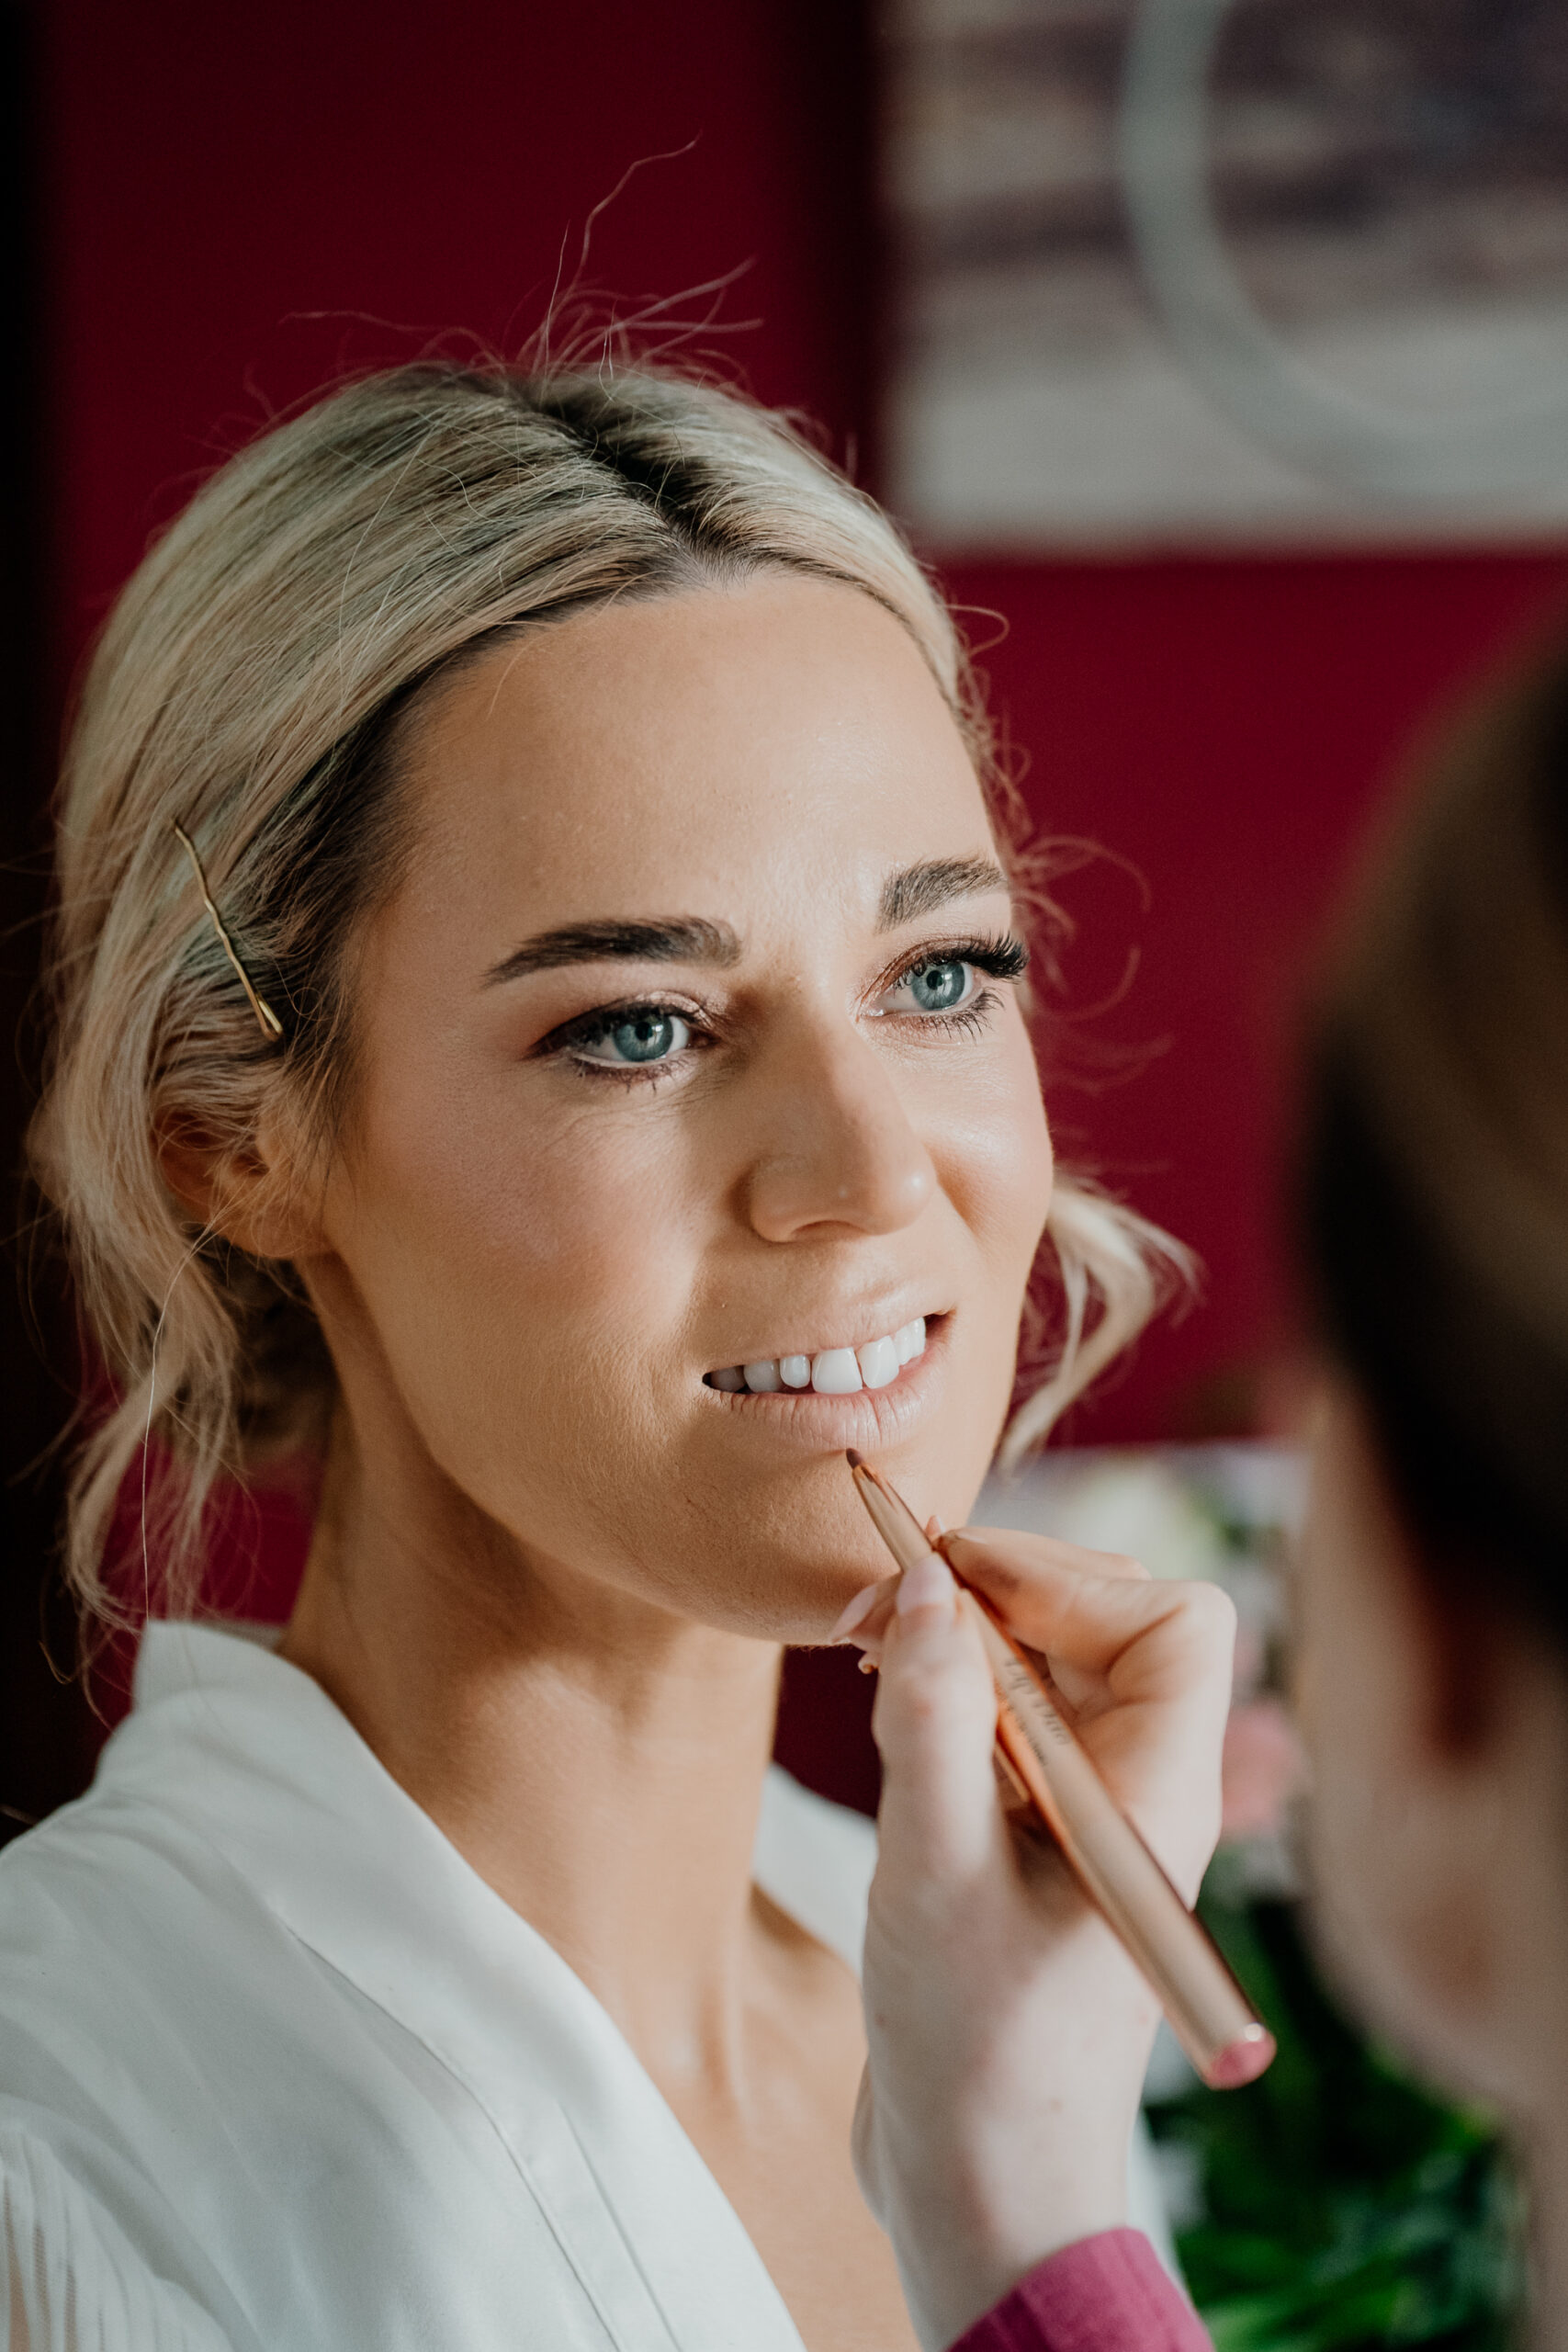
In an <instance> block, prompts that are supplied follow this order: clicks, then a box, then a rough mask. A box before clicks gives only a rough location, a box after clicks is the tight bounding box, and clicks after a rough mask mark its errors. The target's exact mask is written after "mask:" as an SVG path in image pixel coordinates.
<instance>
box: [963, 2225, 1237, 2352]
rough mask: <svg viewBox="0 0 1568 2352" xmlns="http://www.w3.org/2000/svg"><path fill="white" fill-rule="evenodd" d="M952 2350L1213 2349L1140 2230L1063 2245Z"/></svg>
mask: <svg viewBox="0 0 1568 2352" xmlns="http://www.w3.org/2000/svg"><path fill="white" fill-rule="evenodd" d="M952 2352H1213V2342H1212V2340H1211V2338H1210V2335H1209V2331H1208V2329H1207V2328H1206V2327H1205V2326H1204V2325H1203V2323H1202V2321H1201V2319H1200V2318H1199V2317H1198V2314H1197V2312H1195V2311H1194V2310H1193V2308H1192V2306H1191V2304H1190V2302H1189V2301H1188V2300H1187V2298H1186V2296H1185V2295H1184V2294H1183V2293H1182V2292H1181V2290H1180V2289H1179V2287H1178V2286H1177V2284H1176V2282H1175V2280H1174V2279H1173V2278H1171V2276H1170V2274H1169V2272H1168V2270H1167V2269H1166V2268H1165V2267H1164V2265H1163V2264H1162V2263H1161V2261H1160V2259H1159V2256H1157V2255H1156V2252H1155V2250H1154V2248H1153V2246H1152V2245H1150V2244H1149V2242H1148V2240H1147V2238H1146V2237H1145V2235H1144V2233H1143V2232H1142V2231H1141V2230H1106V2231H1104V2232H1102V2233H1101V2234H1100V2236H1099V2237H1092V2238H1080V2239H1079V2240H1078V2243H1077V2245H1068V2246H1064V2247H1063V2248H1062V2251H1061V2253H1060V2254H1054V2255H1053V2256H1051V2258H1050V2260H1049V2261H1048V2262H1043V2263H1042V2264H1041V2265H1040V2267H1039V2268H1038V2270H1032V2271H1031V2272H1030V2274H1029V2276H1028V2278H1022V2279H1021V2280H1020V2281H1019V2283H1018V2285H1017V2286H1016V2287H1015V2288H1014V2289H1013V2290H1012V2293H1011V2294H1010V2296H1009V2297H1008V2299H1007V2301H1005V2302H1001V2303H998V2305H997V2307H996V2309H995V2311H990V2312H987V2313H986V2315H985V2317H984V2319H977V2320H976V2323H975V2324H974V2326H973V2327H972V2328H970V2329H969V2331H968V2333H967V2334H966V2335H963V2336H961V2337H960V2338H959V2341H958V2342H957V2343H956V2344H955V2345H953V2347H952Z"/></svg>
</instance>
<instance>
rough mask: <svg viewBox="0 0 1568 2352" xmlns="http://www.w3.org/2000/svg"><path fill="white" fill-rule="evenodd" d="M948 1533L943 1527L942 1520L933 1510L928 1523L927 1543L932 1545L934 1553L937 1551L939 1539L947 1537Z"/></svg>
mask: <svg viewBox="0 0 1568 2352" xmlns="http://www.w3.org/2000/svg"><path fill="white" fill-rule="evenodd" d="M946 1533H947V1530H946V1528H945V1527H944V1526H943V1525H942V1521H941V1520H940V1519H938V1517H937V1515H936V1513H935V1511H934V1510H933V1511H932V1513H931V1517H930V1519H928V1520H927V1521H926V1542H927V1543H928V1544H930V1545H931V1550H932V1551H933V1552H934V1551H935V1550H936V1547H937V1540H938V1538H939V1537H940V1536H943V1535H945V1534H946Z"/></svg>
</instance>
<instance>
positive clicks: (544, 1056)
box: [530, 933, 1029, 1086]
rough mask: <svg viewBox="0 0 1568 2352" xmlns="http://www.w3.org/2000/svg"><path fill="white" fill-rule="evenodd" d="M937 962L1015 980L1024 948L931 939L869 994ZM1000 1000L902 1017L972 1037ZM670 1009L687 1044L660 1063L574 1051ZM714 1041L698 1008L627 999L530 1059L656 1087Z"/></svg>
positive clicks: (983, 997) (1014, 943)
mask: <svg viewBox="0 0 1568 2352" xmlns="http://www.w3.org/2000/svg"><path fill="white" fill-rule="evenodd" d="M939 963H940V964H967V965H968V966H969V967H971V969H972V970H974V971H976V972H983V973H985V975H986V977H987V978H988V979H992V980H1018V979H1021V978H1022V977H1023V975H1024V973H1025V972H1026V971H1027V970H1028V968H1029V950H1028V948H1027V947H1025V945H1024V944H1023V942H1022V941H1021V939H1017V938H1014V937H1013V936H1012V935H1011V934H1010V933H1008V934H1006V935H998V936H995V937H992V938H989V939H954V940H945V939H942V940H933V941H931V943H930V944H928V945H926V946H924V947H922V948H921V949H920V951H919V954H918V955H916V956H908V957H906V958H905V960H904V962H903V963H901V964H899V965H897V966H895V967H894V968H893V970H892V971H890V972H886V973H884V974H883V975H882V977H881V978H880V979H878V980H877V981H876V982H874V986H873V989H872V991H871V992H872V994H873V995H874V996H886V994H887V992H888V991H889V989H896V988H897V986H898V984H899V982H900V981H902V980H907V979H908V978H909V975H910V974H911V973H912V972H918V971H919V970H920V968H921V967H922V966H924V965H927V964H939ZM1000 1002H1001V998H1000V996H999V995H998V992H997V990H996V989H980V990H979V992H978V993H977V994H976V996H975V997H974V998H973V999H972V1000H971V1001H970V1002H969V1003H967V1004H965V1005H961V1006H960V1007H959V1008H958V1010H957V1011H956V1012H926V1013H907V1014H904V1015H903V1016H901V1017H902V1018H904V1019H906V1020H913V1021H918V1022H919V1026H920V1028H921V1030H922V1031H924V1032H926V1033H927V1034H928V1035H929V1034H930V1032H931V1031H932V1030H933V1029H934V1030H936V1031H937V1032H938V1033H939V1034H941V1035H948V1036H952V1035H965V1036H977V1035H979V1034H980V1032H981V1031H982V1030H983V1029H984V1028H985V1026H986V1023H987V1019H988V1018H989V1016H990V1015H991V1014H992V1013H993V1012H995V1011H996V1010H997V1007H998V1005H999V1004H1000ZM671 1012H672V1013H674V1014H675V1016H676V1018H677V1019H678V1020H681V1021H683V1022H684V1023H686V1024H687V1026H688V1027H689V1028H690V1030H691V1031H692V1044H691V1046H688V1047H687V1048H686V1049H685V1052H683V1053H682V1054H679V1055H671V1057H669V1058H668V1059H666V1060H664V1061H659V1062H645V1063H643V1064H642V1065H641V1066H640V1067H638V1066H637V1065H636V1064H632V1063H623V1064H620V1065H618V1066H617V1065H616V1064H615V1063H614V1062H591V1061H587V1060H585V1059H583V1058H582V1057H580V1056H578V1055H577V1054H576V1053H574V1051H573V1048H574V1047H575V1046H582V1045H586V1044H587V1043H588V1042H589V1040H590V1039H592V1038H596V1037H602V1036H604V1033H605V1031H606V1030H608V1029H613V1028H614V1027H615V1024H616V1023H618V1022H622V1021H627V1020H630V1019H632V1018H634V1017H635V1016H636V1015H637V1013H655V1014H658V1013H671ZM716 1042H717V1040H716V1035H715V1033H714V1031H713V1029H712V1027H711V1026H709V1025H707V1023H706V1016H705V1014H704V1012H702V1010H701V1008H700V1007H699V1006H697V1005H694V1004H693V1003H691V1002H689V1001H688V1002H686V1003H682V1002H680V1001H678V1000H677V999H675V998H673V997H627V998H626V999H625V1000H624V1001H622V1002H621V1003H619V1004H601V1005H595V1007H594V1009H593V1011H592V1012H582V1013H579V1014H578V1016H577V1018H576V1019H575V1020H573V1021H568V1022H565V1023H563V1024H562V1025H561V1027H560V1028H558V1029H552V1030H551V1032H550V1034H549V1035H548V1036H547V1037H542V1038H541V1039H540V1041H539V1043H538V1044H537V1045H536V1046H535V1048H534V1052H533V1055H532V1057H530V1058H532V1059H535V1060H539V1061H566V1062H570V1065H571V1067H572V1069H575V1070H576V1072H577V1073H578V1075H579V1076H580V1077H581V1078H584V1079H586V1080H588V1081H589V1082H590V1084H597V1083H598V1082H599V1081H601V1080H609V1081H610V1083H611V1084H612V1085H617V1086H657V1084H658V1083H659V1080H660V1079H661V1078H665V1077H668V1075H669V1074H670V1071H671V1069H672V1068H675V1067H679V1066H680V1065H681V1064H682V1063H683V1062H684V1061H685V1060H686V1059H687V1058H688V1057H689V1055H690V1054H691V1053H693V1052H694V1051H696V1052H702V1051H705V1049H706V1048H707V1047H708V1046H711V1045H714V1044H716Z"/></svg>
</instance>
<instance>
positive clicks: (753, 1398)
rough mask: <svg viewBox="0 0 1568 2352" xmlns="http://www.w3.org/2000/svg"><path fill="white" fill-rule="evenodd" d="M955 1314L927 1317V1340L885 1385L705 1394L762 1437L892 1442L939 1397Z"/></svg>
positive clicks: (821, 1442)
mask: <svg viewBox="0 0 1568 2352" xmlns="http://www.w3.org/2000/svg"><path fill="white" fill-rule="evenodd" d="M952 1320H953V1317H952V1316H951V1315H950V1314H949V1315H932V1316H928V1317H927V1318H926V1344H925V1346H924V1347H923V1348H922V1350H921V1351H920V1352H919V1355H918V1356H913V1357H911V1358H910V1360H909V1362H908V1363H907V1364H904V1365H902V1366H901V1367H900V1369H899V1372H898V1376H897V1379H896V1380H890V1381H889V1382H888V1384H887V1385H886V1388H856V1389H853V1390H852V1392H851V1393H850V1395H849V1396H847V1397H824V1396H821V1395H819V1394H818V1391H817V1390H816V1389H815V1388H773V1389H768V1390H766V1391H764V1392H763V1393H762V1394H761V1395H753V1394H752V1392H751V1390H750V1389H749V1388H748V1389H728V1388H710V1387H709V1386H708V1385H707V1384H706V1382H704V1384H703V1395H704V1396H705V1397H707V1398H708V1399H710V1401H711V1402H712V1403H713V1404H714V1405H716V1406H717V1407H719V1408H721V1410H723V1411H724V1412H725V1413H727V1414H728V1416H729V1417H730V1418H731V1419H734V1420H736V1421H737V1422H738V1423H739V1424H740V1425H745V1424H748V1423H749V1424H750V1427H751V1428H752V1429H754V1430H757V1431H758V1433H759V1434H760V1435H764V1436H766V1437H768V1438H771V1439H773V1440H774V1441H778V1440H783V1441H784V1442H785V1443H792V1442H793V1443H794V1444H796V1445H801V1446H805V1447H807V1448H810V1449H813V1450H818V1449H820V1448H822V1447H825V1446H832V1447H843V1446H846V1445H859V1446H861V1447H862V1448H867V1447H874V1446H878V1445H886V1444H889V1443H890V1442H892V1441H893V1440H894V1439H895V1438H897V1437H901V1436H903V1435H904V1434H905V1432H906V1431H907V1430H908V1428H909V1426H910V1424H911V1423H912V1422H913V1421H915V1420H916V1419H918V1418H919V1415H920V1414H921V1413H923V1412H924V1411H925V1410H926V1409H927V1408H928V1407H929V1405H930V1404H931V1401H932V1398H933V1397H934V1396H935V1393H936V1388H937V1385H938V1383H939V1381H940V1378H941V1374H942V1359H943V1357H944V1356H945V1354H946V1350H947V1334H948V1327H949V1325H950V1324H951V1323H952Z"/></svg>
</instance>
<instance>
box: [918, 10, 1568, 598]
mask: <svg viewBox="0 0 1568 2352" xmlns="http://www.w3.org/2000/svg"><path fill="white" fill-rule="evenodd" d="M883 75H884V80H883V87H884V114H883V123H884V139H883V186H884V191H885V204H886V215H887V220H888V224H889V230H890V241H891V245H892V251H893V256H894V269H893V302H892V316H891V322H890V330H891V333H890V342H891V367H890V373H889V378H888V391H887V405H886V419H885V423H886V440H887V454H888V465H889V477H890V481H891V483H892V486H893V491H894V499H895V503H896V504H897V507H898V509H899V510H900V512H901V513H902V515H904V516H905V518H906V519H907V521H908V523H909V524H910V525H911V526H912V527H913V528H914V529H915V530H916V531H917V533H918V534H919V537H920V538H921V540H922V542H923V543H924V544H926V545H927V546H929V547H931V548H937V549H942V550H947V551H953V552H957V551H964V552H968V551H982V550H986V551H1008V550H1016V551H1018V552H1021V553H1022V552H1027V551H1037V552H1038V551H1050V550H1053V549H1059V550H1061V551H1063V552H1071V551H1075V550H1079V551H1103V552H1107V553H1114V552H1117V551H1122V550H1125V551H1127V552H1129V553H1132V552H1135V551H1137V550H1139V549H1146V548H1158V547H1161V546H1169V547H1194V546H1197V547H1201V546H1205V545H1212V546H1215V547H1219V548H1235V549H1237V550H1240V549H1244V548H1248V547H1252V548H1266V547H1269V546H1270V545H1274V546H1285V547H1295V548H1302V547H1311V546H1314V545H1323V546H1325V547H1332V546H1354V545H1357V544H1361V545H1378V546H1386V545H1398V544H1401V543H1420V542H1422V541H1427V542H1441V543H1447V544H1454V543H1456V542H1458V543H1462V542H1464V541H1467V540H1470V541H1476V542H1490V543H1497V542H1499V541H1505V540H1528V539H1531V538H1559V537H1562V536H1563V535H1564V534H1565V532H1568V9H1564V8H1563V6H1562V0H885V10H884V17H883Z"/></svg>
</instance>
